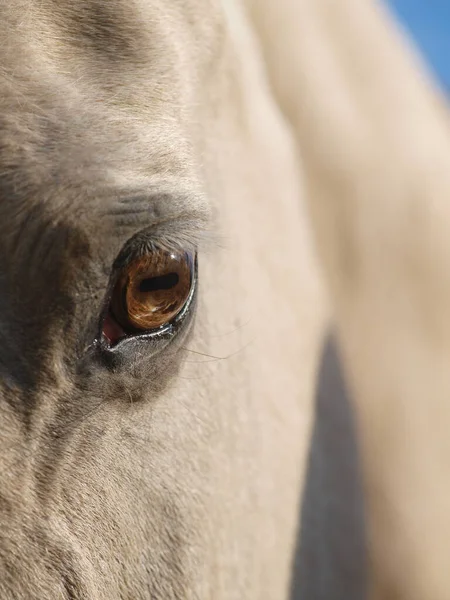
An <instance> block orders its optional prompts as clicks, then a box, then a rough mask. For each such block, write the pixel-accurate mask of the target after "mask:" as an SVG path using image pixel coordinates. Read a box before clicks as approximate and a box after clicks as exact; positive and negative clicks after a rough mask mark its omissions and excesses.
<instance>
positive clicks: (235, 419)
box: [0, 0, 450, 600]
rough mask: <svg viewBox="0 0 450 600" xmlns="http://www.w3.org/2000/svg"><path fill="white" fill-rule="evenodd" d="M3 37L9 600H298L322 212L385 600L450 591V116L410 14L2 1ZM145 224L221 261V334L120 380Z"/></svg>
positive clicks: (273, 5)
mask: <svg viewBox="0 0 450 600" xmlns="http://www.w3.org/2000/svg"><path fill="white" fill-rule="evenodd" d="M349 15H352V17H351V18H350V17H349ZM350 23H351V26H350ZM0 39H1V40H2V45H1V46H2V48H1V71H0V77H1V79H0V81H1V94H0V194H1V196H0V197H1V200H0V375H1V383H0V400H1V407H2V418H1V420H0V457H1V459H0V506H1V514H0V532H1V538H0V597H1V598H2V599H3V598H5V599H8V600H9V599H11V600H13V599H14V600H30V599H42V598H68V599H72V600H74V599H80V600H81V599H83V600H86V599H89V600H116V599H117V600H141V599H142V600H143V599H149V598H152V599H153V600H159V599H161V600H171V599H174V600H180V599H181V598H183V599H188V598H189V599H202V600H203V599H206V598H211V599H214V600H243V599H245V600H261V599H267V600H278V599H281V598H284V597H286V595H287V594H288V592H289V586H290V565H291V558H292V551H293V548H294V542H295V540H294V536H295V530H296V527H295V526H296V515H297V510H298V503H299V498H300V495H301V490H302V485H303V479H304V471H305V463H306V456H307V450H308V446H309V439H310V430H311V421H312V416H313V402H312V399H313V394H314V387H315V374H316V367H317V362H318V356H319V350H320V346H321V341H322V335H323V331H324V327H325V325H326V322H327V316H328V308H327V305H328V301H327V298H326V296H325V293H324V290H323V285H322V278H321V271H320V269H319V266H318V261H317V260H316V257H315V253H314V249H313V246H312V241H311V231H312V228H311V224H310V221H309V219H308V218H307V211H306V206H305V201H306V200H307V201H308V203H309V207H310V209H311V215H312V223H313V231H314V232H315V234H316V237H317V241H318V247H319V249H320V256H321V259H322V261H323V265H324V267H325V269H324V271H325V273H326V277H327V280H328V282H329V283H330V290H331V298H332V302H333V305H334V307H335V310H336V314H337V320H338V325H339V333H340V336H341V344H342V347H343V349H344V352H345V356H346V359H347V365H348V366H349V373H350V375H351V383H352V386H353V389H354V393H355V401H356V406H357V409H358V423H359V427H360V434H361V436H362V439H363V450H364V454H363V469H364V475H365V479H366V482H367V486H366V488H367V491H368V492H369V494H368V496H369V500H370V503H369V509H370V510H369V517H370V518H369V524H370V531H371V533H372V538H371V541H372V556H373V565H374V577H373V581H374V590H376V594H377V595H376V597H377V598H394V597H395V598H402V599H405V600H406V599H408V600H416V598H417V599H420V600H423V598H426V597H430V598H433V599H436V600H438V599H439V600H440V599H441V598H442V599H444V598H445V597H446V594H447V590H448V586H447V585H446V584H447V572H446V570H445V568H444V562H443V561H444V560H445V554H446V553H445V552H442V551H441V548H442V547H441V542H442V541H443V540H444V539H445V540H447V539H448V538H449V537H450V531H449V529H450V521H449V519H448V517H447V514H446V513H447V510H446V508H445V507H446V506H448V503H446V502H445V499H446V498H448V496H449V494H448V486H446V483H445V475H446V472H447V471H446V467H447V466H448V464H449V462H448V460H447V459H449V458H450V457H449V453H448V451H447V446H446V443H445V441H444V440H445V439H446V437H447V436H446V433H445V432H446V427H447V425H448V422H449V419H448V416H449V415H448V410H447V409H446V408H445V401H444V400H445V398H446V397H447V392H448V389H449V387H450V384H449V383H448V376H447V375H445V372H446V369H444V368H443V365H444V363H445V361H446V359H447V357H448V356H449V354H450V349H449V344H450V342H448V340H447V333H446V332H447V329H448V325H446V324H445V323H444V321H443V317H444V315H445V314H446V309H445V307H446V306H448V301H447V300H448V299H447V295H448V289H450V288H448V286H447V283H446V278H445V277H444V278H442V277H441V275H442V273H441V271H438V270H437V269H436V267H435V264H436V263H435V261H436V259H437V258H439V260H441V261H443V262H441V263H440V264H444V265H445V264H446V261H447V259H448V258H449V257H448V247H449V246H448V243H446V241H445V237H444V231H445V226H446V223H448V220H449V218H450V216H449V215H448V208H447V203H446V199H448V191H449V189H450V184H449V180H448V177H449V174H450V169H449V168H448V158H449V141H448V123H447V115H446V114H445V111H444V109H443V107H442V106H441V105H440V104H439V100H438V99H437V98H436V96H434V95H433V94H432V93H431V92H430V91H429V90H428V85H427V84H426V82H425V81H424V80H422V79H421V78H420V77H418V76H417V75H416V70H415V69H413V68H412V67H411V64H410V59H409V58H408V53H407V52H406V51H405V49H404V47H403V45H401V44H399V42H398V40H397V36H396V34H395V33H394V32H393V31H391V29H390V28H389V26H388V25H387V20H386V19H385V18H384V17H382V16H381V15H380V14H379V11H378V10H375V8H374V6H373V4H372V2H370V1H369V0H358V2H357V1H356V0H345V1H344V0H343V2H341V3H339V8H337V4H336V3H333V2H328V1H326V0H321V1H319V2H314V3H313V2H309V1H306V0H301V1H298V0H283V1H282V2H273V0H255V2H251V1H250V0H248V2H247V4H245V3H244V4H243V3H241V2H239V1H238V0H227V1H226V2H222V1H220V0H188V1H186V0H173V1H171V2H167V0H79V1H77V2H73V1H71V0H16V1H14V2H11V1H9V0H0ZM304 173H306V175H307V180H308V185H309V188H308V194H306V193H305V187H304ZM418 233H420V236H418V235H417V234H418ZM142 235H143V236H144V237H145V239H148V240H149V243H160V244H165V245H170V244H175V245H177V246H180V245H181V246H182V247H184V246H187V247H192V246H196V247H198V251H199V282H200V286H199V295H198V303H197V304H198V305H197V310H196V319H195V323H191V324H190V327H189V328H186V330H183V331H182V332H181V333H180V335H178V336H177V337H176V338H174V340H173V341H172V342H171V343H168V344H165V345H164V346H157V345H152V344H149V343H148V342H146V341H145V340H143V341H141V342H138V343H136V344H132V345H128V346H127V348H126V349H125V350H124V351H123V352H121V353H119V354H118V355H117V356H116V358H115V359H114V360H112V361H105V360H104V359H103V357H102V356H99V355H98V354H96V353H95V351H94V350H93V347H92V342H93V340H94V339H95V336H96V335H97V333H98V328H99V322H100V319H101V314H102V310H103V307H104V303H105V298H106V296H107V293H108V289H109V288H108V286H109V281H110V278H111V277H112V273H113V270H114V265H117V261H118V260H119V261H120V259H121V256H123V252H128V250H129V248H130V244H133V243H134V242H133V240H134V241H136V238H135V237H134V236H142ZM130 240H131V241H130ZM380 245H381V248H382V250H383V251H382V252H380V250H379V249H380ZM447 271H448V269H447ZM380 281H381V282H382V284H381V285H380ZM447 288H448V289H447ZM392 290H394V291H392ZM406 297H407V298H408V301H409V300H410V299H411V298H413V299H414V301H413V305H414V306H415V310H412V311H409V312H408V311H405V303H407V302H406V300H405V298H406ZM387 298H391V299H392V301H390V302H387ZM414 302H416V304H417V305H416V304H414ZM409 306H410V305H409V304H408V307H409ZM188 329H189V331H188ZM387 335H388V339H389V340H390V342H391V345H390V349H386V348H385V343H386V341H385V340H386V339H387V338H386V336H387ZM400 357H403V358H400ZM411 382H414V385H412V384H411ZM430 395H431V398H432V401H431V402H430V403H425V402H424V399H426V398H428V397H430ZM411 406H412V407H413V409H412V412H410V410H411ZM410 414H411V415H412V416H411V418H410V420H409V423H410V427H409V428H408V429H407V431H406V428H405V427H404V426H403V424H404V422H405V417H407V416H409V415H410ZM431 423H432V424H434V425H436V426H437V430H436V432H435V435H434V436H433V439H432V440H431V439H430V434H429V429H430V427H429V426H430V424H431ZM424 440H426V444H425V443H424ZM380 449H382V451H381V450H380ZM424 449H426V456H427V460H426V461H424V460H423V459H421V458H420V452H421V451H423V450H424ZM430 465H431V468H430V471H429V472H427V469H428V468H429V467H430ZM411 497H414V503H412V502H411ZM425 526H426V527H425ZM425 530H426V531H427V532H428V537H427V538H426V540H425V541H424V536H423V535H422V533H423V531H425ZM388 540H389V543H388V542H387V541H388ZM384 553H385V554H384ZM404 573H405V574H406V576H404V575H403V574H404ZM444 584H445V585H444Z"/></svg>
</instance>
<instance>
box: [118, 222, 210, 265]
mask: <svg viewBox="0 0 450 600" xmlns="http://www.w3.org/2000/svg"><path fill="white" fill-rule="evenodd" d="M190 225H192V224H191V223H190V222H189V221H188V220H187V219H185V218H182V217H176V218H175V219H167V220H163V221H161V222H160V223H158V224H155V225H152V226H151V227H147V228H145V229H143V230H141V231H138V232H137V233H136V234H135V235H134V236H132V237H131V238H130V239H128V240H127V242H126V243H125V244H124V246H123V247H122V249H121V250H120V252H119V254H118V255H117V257H116V259H115V261H114V264H113V270H116V269H121V268H124V267H126V266H127V265H128V264H129V263H130V262H131V261H133V260H134V259H136V258H139V257H141V256H144V255H145V254H150V253H151V252H154V251H156V250H166V251H167V252H171V251H178V252H179V251H184V252H192V253H194V252H197V250H198V246H199V243H200V236H198V235H197V236H196V235H195V233H194V232H193V231H192V230H190ZM195 225H196V224H195V223H194V224H193V226H194V227H195Z"/></svg>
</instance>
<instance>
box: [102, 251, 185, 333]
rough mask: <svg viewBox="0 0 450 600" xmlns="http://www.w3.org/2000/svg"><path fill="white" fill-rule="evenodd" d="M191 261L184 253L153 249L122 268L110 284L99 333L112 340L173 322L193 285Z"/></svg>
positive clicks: (159, 327) (147, 331)
mask: <svg viewBox="0 0 450 600" xmlns="http://www.w3.org/2000/svg"><path fill="white" fill-rule="evenodd" d="M194 268H195V260H194V257H193V256H192V254H190V253H188V252H175V251H165V250H155V251H154V252H152V253H150V254H147V255H145V256H142V257H140V258H137V259H135V260H134V261H132V262H131V263H129V264H128V265H127V266H126V267H124V268H123V269H122V271H121V272H120V273H119V276H118V279H117V281H116V284H115V286H114V289H113V292H112V296H111V301H110V307H109V314H108V315H107V317H106V318H105V321H104V323H103V334H104V336H105V337H106V338H107V339H108V340H109V341H110V342H116V341H117V340H119V339H120V338H122V337H125V336H126V335H127V334H139V333H149V332H152V331H154V330H158V329H161V328H163V327H164V326H166V325H169V324H170V323H171V322H173V321H174V320H175V319H176V317H177V316H178V315H179V314H180V313H181V312H182V311H183V308H185V306H186V304H187V303H188V300H189V298H190V297H191V296H192V294H191V292H192V290H193V286H194Z"/></svg>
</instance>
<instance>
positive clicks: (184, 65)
mask: <svg viewBox="0 0 450 600" xmlns="http://www.w3.org/2000/svg"><path fill="white" fill-rule="evenodd" d="M200 5H201V6H200ZM199 11H202V19H200V20H198V19H197V20H196V19H195V15H196V12H199ZM220 24H221V19H220V13H219V11H217V10H215V7H214V3H213V2H210V1H209V0H206V1H205V2H203V3H202V2H200V3H192V2H186V3H182V2H175V3H171V5H170V6H167V3H165V2H148V1H144V0H135V1H134V2H132V3H131V4H130V3H125V2H124V1H122V0H116V1H115V2H105V1H104V0H89V2H87V1H85V0H84V1H80V2H77V3H75V4H74V3H72V2H69V1H68V0H67V1H63V2H59V1H58V2H57V1H56V0H43V1H42V2H40V3H38V4H37V3H34V2H28V1H25V0H24V1H22V2H19V3H15V4H14V5H13V4H10V5H6V4H3V5H2V6H1V7H0V30H2V29H3V32H2V38H3V39H4V40H5V44H4V47H3V49H2V71H1V73H0V79H1V82H2V98H1V99H0V138H1V144H0V169H1V173H2V177H1V181H0V187H1V188H2V196H3V198H8V199H9V200H8V201H5V202H2V203H1V206H0V212H2V213H5V211H6V212H7V213H8V214H5V217H7V218H8V217H9V216H11V214H12V213H14V215H17V214H19V213H23V210H21V209H20V208H19V207H20V206H21V205H23V206H25V208H26V209H28V208H29V207H30V205H31V204H32V203H35V202H37V203H39V204H42V203H43V202H45V203H46V205H47V206H51V205H52V204H54V205H55V210H57V211H58V212H61V210H60V209H61V207H62V206H63V205H64V203H65V205H66V207H69V206H71V207H74V206H76V204H77V203H79V202H80V199H82V203H83V205H84V207H88V206H89V196H90V197H91V199H93V200H95V203H96V204H98V202H99V198H100V197H101V199H102V201H104V200H105V199H106V201H107V197H108V195H110V196H114V193H108V191H107V192H106V193H105V190H109V191H110V192H111V190H112V191H114V188H117V187H118V186H122V188H124V189H127V188H129V187H135V186H137V187H140V188H144V187H145V186H147V185H148V183H149V180H150V179H152V184H154V182H155V179H160V174H161V173H164V174H165V177H166V179H169V180H170V182H171V183H170V184H169V185H166V183H167V182H163V183H162V184H161V185H163V187H165V188H171V189H174V188H176V187H177V179H178V180H181V179H183V181H184V182H185V183H186V182H190V187H191V193H190V194H188V193H187V194H185V198H186V200H185V201H186V203H187V204H188V206H187V208H188V209H189V208H190V207H191V206H192V205H193V204H195V202H194V201H193V198H194V196H196V197H197V198H199V196H200V195H201V194H200V193H198V189H194V188H195V187H196V183H195V182H194V180H195V178H196V177H195V173H194V171H195V168H194V166H193V163H194V162H195V156H196V150H195V148H193V144H192V136H191V135H190V132H189V131H187V127H186V122H187V121H189V118H190V117H189V115H186V113H187V112H188V109H187V108H186V107H187V106H189V105H194V104H195V103H196V102H195V99H194V98H193V97H194V96H195V95H197V96H198V95H199V94H201V84H200V85H199V84H198V81H199V78H198V73H199V71H202V70H203V71H205V69H206V70H207V67H206V66H205V65H207V63H208V61H209V62H211V61H213V60H214V58H213V55H214V50H212V49H211V47H212V46H214V44H216V45H217V44H219V45H220V36H219V35H215V34H216V33H217V32H218V31H219V29H220V27H221V25H220ZM199 27H200V28H203V29H205V31H206V30H207V32H208V35H206V36H205V35H203V36H198V35H197V33H198V29H199ZM3 33H4V35H3ZM197 39H201V40H202V42H198V41H197ZM211 40H215V41H214V42H212V41H211ZM210 42H211V43H210ZM199 43H202V46H203V51H202V52H198V49H199V48H198V44H199ZM202 61H203V62H202ZM194 82H197V84H194ZM195 85H197V88H196V89H194V88H195ZM196 118H198V115H197V116H196ZM191 120H194V119H191ZM168 148H169V149H170V150H169V151H168ZM157 185H158V184H157ZM152 187H154V185H152ZM98 190H102V193H98ZM137 195H138V196H140V197H142V195H141V194H140V193H138V194H137ZM180 195H181V194H179V196H180ZM169 196H170V194H167V197H169ZM64 199H66V201H65V202H64ZM203 208H205V207H203ZM73 212H76V211H73ZM83 212H86V211H85V209H84V208H83ZM88 212H89V210H88Z"/></svg>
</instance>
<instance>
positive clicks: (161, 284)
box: [139, 273, 180, 292]
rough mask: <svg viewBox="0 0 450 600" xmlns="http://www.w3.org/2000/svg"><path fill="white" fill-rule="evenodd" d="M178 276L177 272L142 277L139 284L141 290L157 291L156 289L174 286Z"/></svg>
mask: <svg viewBox="0 0 450 600" xmlns="http://www.w3.org/2000/svg"><path fill="white" fill-rule="evenodd" d="M179 281H180V278H179V276H178V274H177V273H167V275H160V276H159V277H150V278H149V279H143V280H142V281H141V283H140V285H139V290H140V291H141V292H157V291H158V290H170V289H171V288H173V287H175V286H176V285H177V284H178V282H179Z"/></svg>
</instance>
